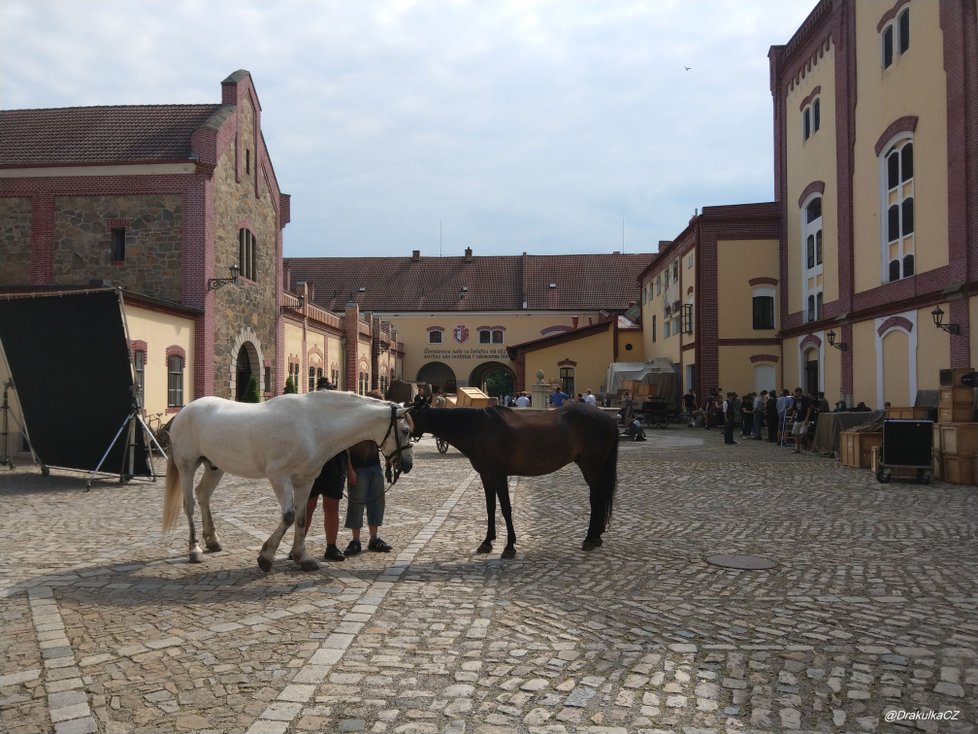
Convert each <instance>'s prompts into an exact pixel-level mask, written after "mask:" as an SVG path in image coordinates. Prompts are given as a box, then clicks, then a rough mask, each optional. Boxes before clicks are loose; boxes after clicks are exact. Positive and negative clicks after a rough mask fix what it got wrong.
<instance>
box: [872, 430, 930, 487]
mask: <svg viewBox="0 0 978 734" xmlns="http://www.w3.org/2000/svg"><path fill="white" fill-rule="evenodd" d="M933 442H934V422H933V421H925V420H896V419H891V420H884V421H883V445H882V446H881V447H880V460H879V465H878V466H877V467H876V481H878V482H881V483H883V484H886V483H887V482H889V481H890V477H891V476H892V473H893V470H894V469H907V470H913V469H916V470H917V481H918V482H922V483H923V484H928V483H929V482H930V479H931V476H932V474H933V464H932V463H931V462H932V456H931V449H932V448H933Z"/></svg>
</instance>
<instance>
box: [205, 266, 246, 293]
mask: <svg viewBox="0 0 978 734" xmlns="http://www.w3.org/2000/svg"><path fill="white" fill-rule="evenodd" d="M228 270H229V271H231V277H230V278H208V280H207V290H209V291H216V290H217V289H218V288H223V287H224V286H226V285H227V284H228V283H236V282H237V280H238V273H240V272H241V268H239V267H238V266H237V265H230V266H228Z"/></svg>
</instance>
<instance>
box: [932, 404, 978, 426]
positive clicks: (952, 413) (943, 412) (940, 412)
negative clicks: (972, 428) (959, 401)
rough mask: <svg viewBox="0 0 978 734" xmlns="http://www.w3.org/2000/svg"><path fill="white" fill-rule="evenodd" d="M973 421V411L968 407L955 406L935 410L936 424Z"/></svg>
mask: <svg viewBox="0 0 978 734" xmlns="http://www.w3.org/2000/svg"><path fill="white" fill-rule="evenodd" d="M974 419H975V409H974V408H973V407H972V406H970V405H955V406H952V407H950V408H938V409H937V422H938V423H971V422H972V421H973V420H974Z"/></svg>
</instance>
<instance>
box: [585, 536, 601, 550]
mask: <svg viewBox="0 0 978 734" xmlns="http://www.w3.org/2000/svg"><path fill="white" fill-rule="evenodd" d="M599 547H601V538H585V539H584V543H582V544H581V550H585V551H589V550H594V549H595V548H599Z"/></svg>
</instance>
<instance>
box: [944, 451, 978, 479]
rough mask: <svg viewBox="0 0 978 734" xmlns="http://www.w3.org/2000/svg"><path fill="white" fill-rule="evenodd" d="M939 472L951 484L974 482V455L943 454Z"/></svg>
mask: <svg viewBox="0 0 978 734" xmlns="http://www.w3.org/2000/svg"><path fill="white" fill-rule="evenodd" d="M941 469H942V471H941V474H942V475H943V476H942V478H943V479H944V481H945V482H950V483H951V484H974V483H975V457H974V455H971V456H967V455H965V454H944V461H943V463H942V465H941Z"/></svg>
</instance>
